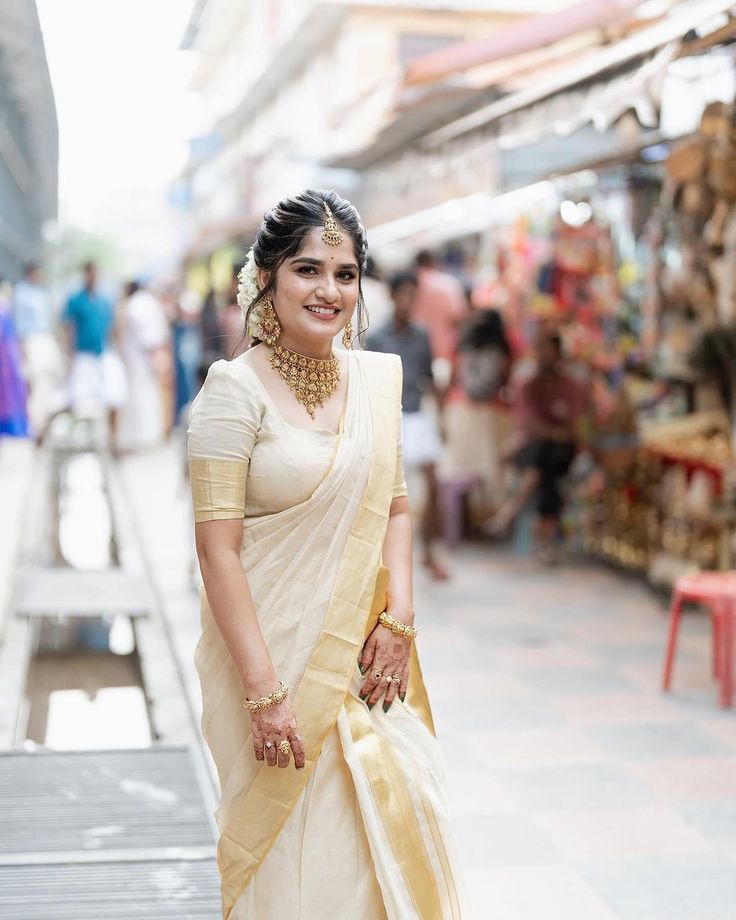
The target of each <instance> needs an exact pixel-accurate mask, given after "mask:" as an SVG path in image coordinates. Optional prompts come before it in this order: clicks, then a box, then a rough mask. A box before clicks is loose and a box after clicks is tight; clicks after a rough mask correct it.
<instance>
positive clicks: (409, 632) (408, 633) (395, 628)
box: [378, 610, 417, 639]
mask: <svg viewBox="0 0 736 920" xmlns="http://www.w3.org/2000/svg"><path fill="white" fill-rule="evenodd" d="M378 622H379V623H380V624H381V626H385V627H386V629H390V630H391V632H392V633H395V634H396V635H397V636H403V637H404V638H405V639H416V637H417V631H416V629H415V628H414V627H413V626H409V625H408V624H407V623H402V622H401V620H397V619H396V618H395V617H392V616H391V614H390V613H388V612H387V611H386V610H384V611H383V612H382V613H379V614H378Z"/></svg>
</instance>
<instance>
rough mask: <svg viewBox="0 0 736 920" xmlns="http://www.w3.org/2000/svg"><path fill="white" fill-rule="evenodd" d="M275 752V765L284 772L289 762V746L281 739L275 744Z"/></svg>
mask: <svg viewBox="0 0 736 920" xmlns="http://www.w3.org/2000/svg"><path fill="white" fill-rule="evenodd" d="M276 750H277V752H278V759H277V764H278V766H279V767H280V768H281V769H282V770H285V769H286V767H288V766H289V761H290V760H291V745H290V744H289V742H288V741H287V740H286V739H285V738H282V739H281V740H280V741H279V742H277V744H276Z"/></svg>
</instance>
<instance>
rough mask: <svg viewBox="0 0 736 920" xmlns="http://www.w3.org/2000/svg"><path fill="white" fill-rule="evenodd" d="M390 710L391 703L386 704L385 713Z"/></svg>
mask: <svg viewBox="0 0 736 920" xmlns="http://www.w3.org/2000/svg"><path fill="white" fill-rule="evenodd" d="M390 708H391V703H384V704H383V711H384V712H388V711H389V709H390Z"/></svg>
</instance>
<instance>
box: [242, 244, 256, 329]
mask: <svg viewBox="0 0 736 920" xmlns="http://www.w3.org/2000/svg"><path fill="white" fill-rule="evenodd" d="M259 291H260V288H259V287H258V280H257V278H256V259H255V256H254V255H253V250H252V249H251V250H250V252H249V253H248V255H247V256H246V257H245V263H244V264H243V267H242V268H241V269H240V271H239V272H238V306H239V307H240V312H241V313H242V314H243V319H245V314H246V311H247V309H248V307H249V306H250V305H251V303H253V301H254V300H255V299H256V297H257V296H258V292H259ZM257 312H258V311H257V309H256V310H254V311H253V313H252V314H251V325H252V324H253V321H254V320H255V319H256V317H255V316H254V315H253V314H254V313H257Z"/></svg>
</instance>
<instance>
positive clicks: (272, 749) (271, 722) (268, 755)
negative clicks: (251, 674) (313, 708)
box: [248, 687, 304, 770]
mask: <svg viewBox="0 0 736 920" xmlns="http://www.w3.org/2000/svg"><path fill="white" fill-rule="evenodd" d="M275 689H278V688H277V687H272V688H271V689H269V690H266V691H265V693H271V692H272V690H275ZM262 695H264V694H263V693H259V694H258V696H262ZM248 696H249V698H250V699H255V698H256V697H255V695H254V696H251V694H248ZM250 721H251V727H252V729H253V748H254V750H255V755H256V760H265V761H266V763H267V764H268V765H269V767H275V766H279V767H281V768H285V767H288V766H289V759H290V758H289V754H288V753H286V754H283V753H282V752H281V751H280V750H279V744H280V743H281V742H282V741H284V740H286V741H288V742H289V744H290V745H291V750H292V751H293V753H294V766H295V767H296V769H297V770H303V769H304V742H303V741H302V739H301V737H300V735H299V727H298V725H297V722H296V714H295V713H294V707H293V705H292V703H291V700H290V699H289V697H288V696H287V697H286V698H285V699H284V700H282V701H281V702H280V703H276V704H275V705H274V706H268V707H267V708H266V709H261V710H259V711H258V712H251V713H250ZM269 742H270V746H269Z"/></svg>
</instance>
